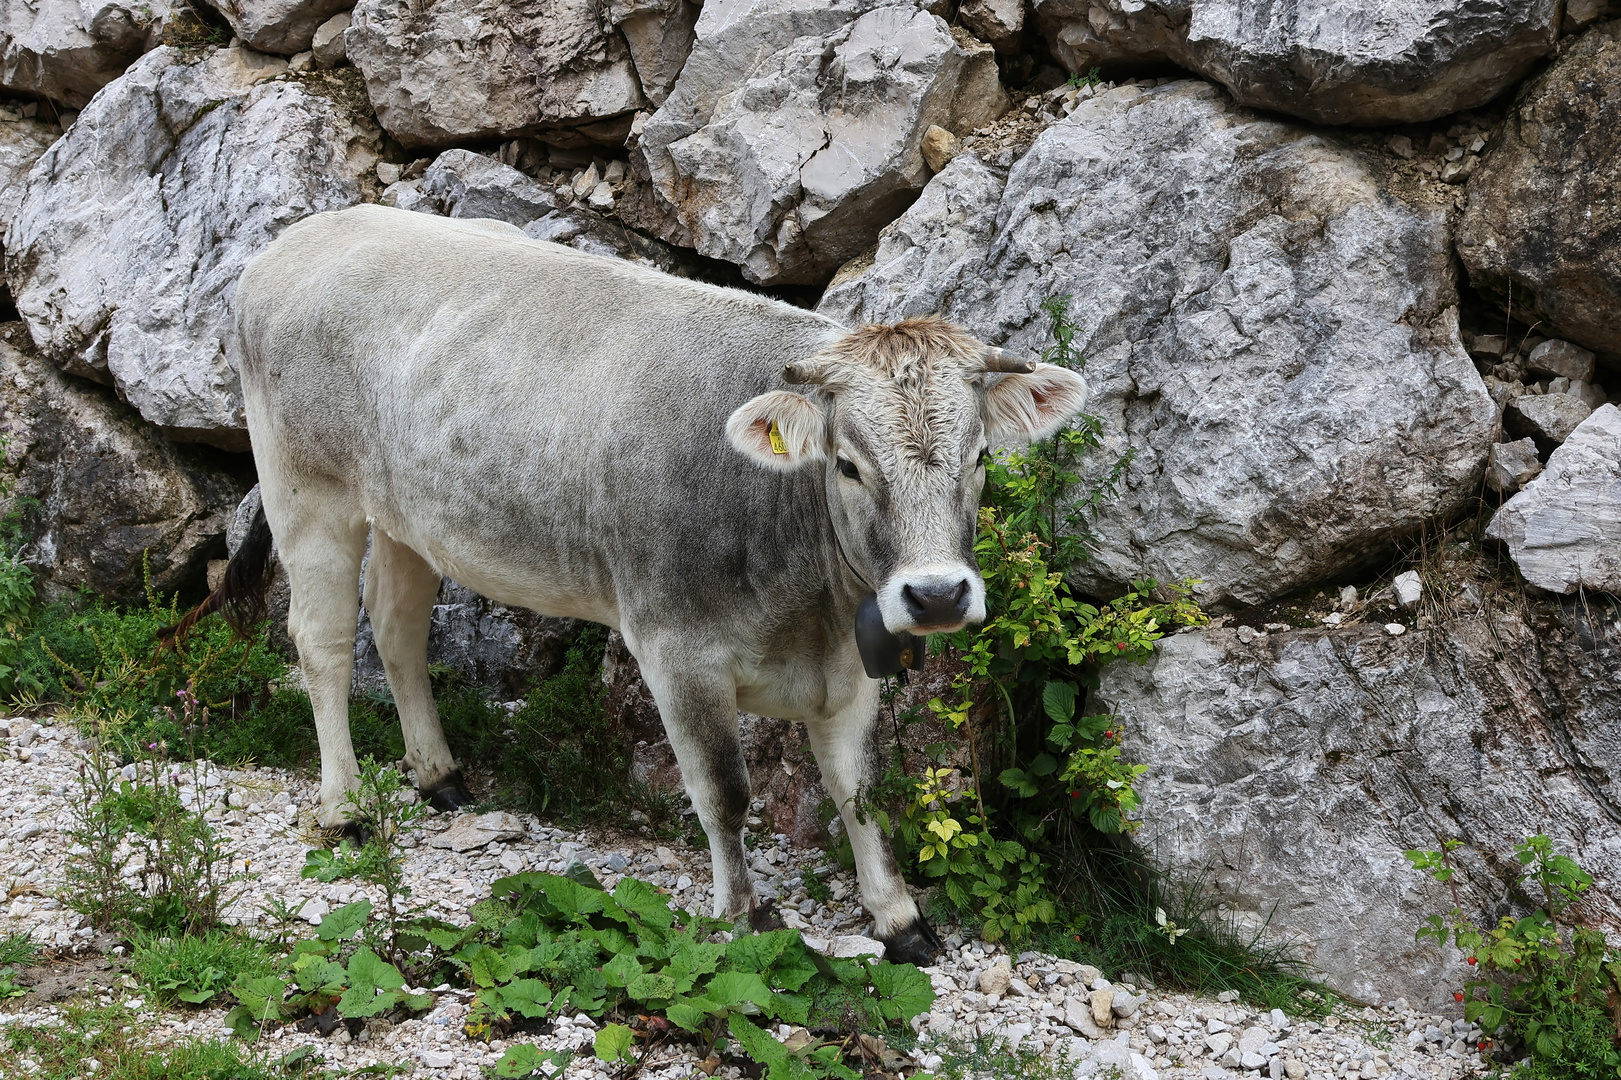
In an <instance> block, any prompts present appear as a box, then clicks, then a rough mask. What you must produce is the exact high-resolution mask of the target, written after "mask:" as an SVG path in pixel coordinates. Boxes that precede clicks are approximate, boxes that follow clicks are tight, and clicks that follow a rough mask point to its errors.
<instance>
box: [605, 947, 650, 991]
mask: <svg viewBox="0 0 1621 1080" xmlns="http://www.w3.org/2000/svg"><path fill="white" fill-rule="evenodd" d="M641 973H642V965H641V964H639V963H637V961H636V957H634V956H632V955H631V954H630V953H628V952H622V953H620V954H619V955H618V956H616V957H614V958H613V959H612V960H610V961H608V962H607V963H606V964H603V965H602V978H603V981H605V982H606V983H607V984H608V985H609V986H614V987H622V986H628V985H630V982H631V980H632V979H634V978H636V976H638V975H640V974H641Z"/></svg>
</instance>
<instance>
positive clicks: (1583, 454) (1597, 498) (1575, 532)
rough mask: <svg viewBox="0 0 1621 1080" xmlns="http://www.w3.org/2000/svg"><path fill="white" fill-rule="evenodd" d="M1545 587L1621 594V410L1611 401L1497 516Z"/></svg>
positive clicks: (1521, 561) (1534, 579) (1519, 558)
mask: <svg viewBox="0 0 1621 1080" xmlns="http://www.w3.org/2000/svg"><path fill="white" fill-rule="evenodd" d="M1486 535H1487V536H1489V537H1492V538H1493V539H1496V540H1501V541H1503V542H1504V543H1506V544H1508V550H1509V554H1510V555H1511V556H1512V557H1513V559H1514V565H1515V566H1518V567H1519V568H1520V573H1521V574H1523V575H1524V576H1525V580H1526V581H1529V582H1530V583H1531V584H1532V585H1535V586H1536V587H1537V588H1539V589H1547V590H1548V591H1549V592H1556V593H1573V592H1575V591H1576V590H1578V589H1586V590H1589V591H1597V592H1608V593H1615V594H1617V595H1621V409H1617V408H1616V407H1615V406H1614V405H1604V406H1602V407H1600V408H1599V409H1597V410H1595V411H1594V412H1593V414H1592V415H1591V416H1589V417H1588V418H1587V419H1586V420H1583V421H1582V423H1581V426H1579V427H1578V428H1576V430H1575V431H1573V432H1572V433H1571V434H1570V437H1569V438H1567V439H1566V440H1565V443H1564V445H1563V446H1561V447H1559V449H1557V450H1555V451H1554V452H1553V455H1552V456H1551V457H1549V458H1548V467H1547V468H1546V469H1545V470H1543V472H1542V474H1541V475H1540V476H1538V477H1537V478H1536V479H1534V480H1532V481H1530V482H1529V483H1527V484H1526V485H1525V488H1524V490H1523V491H1521V492H1520V493H1519V494H1517V495H1515V496H1514V497H1513V498H1512V499H1510V500H1509V501H1508V502H1506V503H1504V504H1503V506H1502V508H1501V509H1499V510H1498V511H1497V513H1496V514H1495V515H1494V516H1493V517H1492V520H1491V524H1489V525H1487V526H1486Z"/></svg>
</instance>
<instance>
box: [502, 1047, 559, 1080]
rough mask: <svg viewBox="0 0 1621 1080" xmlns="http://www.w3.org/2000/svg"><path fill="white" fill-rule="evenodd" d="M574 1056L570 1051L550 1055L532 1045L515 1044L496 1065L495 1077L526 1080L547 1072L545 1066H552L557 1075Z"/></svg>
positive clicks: (553, 1072) (508, 1079) (507, 1079)
mask: <svg viewBox="0 0 1621 1080" xmlns="http://www.w3.org/2000/svg"><path fill="white" fill-rule="evenodd" d="M573 1056H574V1055H573V1053H572V1052H571V1051H568V1050H554V1051H552V1052H551V1053H549V1054H548V1053H546V1052H545V1051H543V1050H541V1049H540V1048H539V1047H537V1046H535V1045H533V1044H531V1043H514V1044H512V1045H511V1046H509V1047H507V1051H506V1053H504V1054H502V1055H501V1060H500V1061H498V1062H496V1063H495V1075H497V1076H500V1077H504V1078H506V1080H524V1077H528V1076H533V1075H534V1074H535V1073H537V1072H538V1073H542V1074H544V1073H545V1072H546V1070H545V1069H544V1068H543V1066H546V1065H550V1066H552V1069H551V1072H552V1074H553V1075H555V1074H556V1072H557V1070H559V1069H562V1068H563V1067H564V1066H566V1065H567V1064H568V1063H569V1059H570V1058H572V1057H573Z"/></svg>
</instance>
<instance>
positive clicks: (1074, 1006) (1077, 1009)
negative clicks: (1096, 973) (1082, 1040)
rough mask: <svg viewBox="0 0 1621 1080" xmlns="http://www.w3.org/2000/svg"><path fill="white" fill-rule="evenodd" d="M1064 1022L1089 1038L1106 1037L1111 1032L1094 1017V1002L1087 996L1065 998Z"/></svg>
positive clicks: (1072, 1029) (1071, 1028)
mask: <svg viewBox="0 0 1621 1080" xmlns="http://www.w3.org/2000/svg"><path fill="white" fill-rule="evenodd" d="M1064 1023H1065V1024H1067V1025H1069V1028H1070V1030H1071V1031H1074V1032H1076V1033H1077V1034H1079V1035H1083V1036H1085V1037H1086V1038H1088V1039H1106V1038H1108V1037H1109V1033H1108V1032H1107V1031H1105V1030H1104V1029H1103V1027H1102V1026H1101V1025H1099V1024H1098V1022H1097V1021H1096V1020H1094V1019H1093V1018H1092V1003H1091V1002H1090V1001H1089V1000H1088V999H1087V998H1086V997H1084V996H1083V997H1071V998H1065V999H1064Z"/></svg>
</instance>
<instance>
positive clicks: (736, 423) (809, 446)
mask: <svg viewBox="0 0 1621 1080" xmlns="http://www.w3.org/2000/svg"><path fill="white" fill-rule="evenodd" d="M825 424H826V421H825V420H824V419H823V418H822V410H821V409H819V408H817V407H816V406H815V405H814V404H812V403H811V402H809V401H807V400H806V399H805V398H804V397H803V396H802V395H799V394H795V393H793V392H792V391H789V390H772V391H771V392H770V393H766V394H761V395H760V396H759V397H757V398H754V399H753V400H751V401H747V402H745V403H744V404H743V405H741V406H739V408H738V410H737V411H736V412H734V413H733V414H732V415H731V418H730V419H728V420H727V421H726V437H727V438H728V439H730V440H731V441H732V445H733V446H735V447H736V448H737V450H738V452H739V453H741V454H743V455H744V456H745V457H748V458H750V459H751V460H753V461H754V463H755V464H756V465H764V466H765V467H766V468H768V469H776V470H778V471H780V472H792V471H793V470H794V469H797V468H799V467H800V466H801V465H810V464H812V463H814V462H818V461H821V460H822V458H823V457H825V456H826V455H825V454H824V453H823V451H822V444H823V442H824V427H825Z"/></svg>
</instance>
